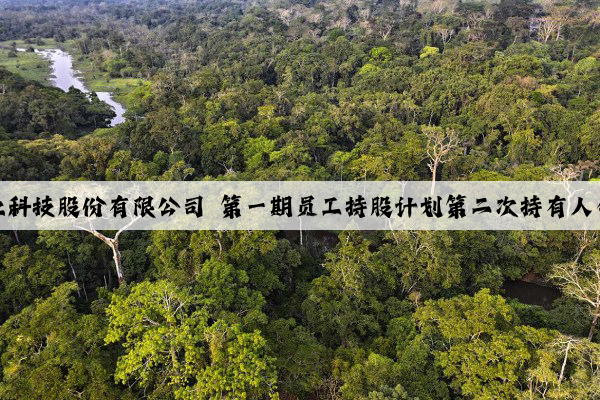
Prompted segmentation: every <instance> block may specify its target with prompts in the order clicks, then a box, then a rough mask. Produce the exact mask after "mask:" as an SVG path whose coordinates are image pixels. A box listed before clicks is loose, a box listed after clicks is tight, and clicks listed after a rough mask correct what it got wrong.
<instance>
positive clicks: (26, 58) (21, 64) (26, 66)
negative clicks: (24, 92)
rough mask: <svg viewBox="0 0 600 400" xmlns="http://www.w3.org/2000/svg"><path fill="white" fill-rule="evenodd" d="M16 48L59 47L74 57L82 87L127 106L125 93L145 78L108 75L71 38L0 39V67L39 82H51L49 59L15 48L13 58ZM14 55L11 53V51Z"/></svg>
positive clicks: (136, 86)
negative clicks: (63, 40)
mask: <svg viewBox="0 0 600 400" xmlns="http://www.w3.org/2000/svg"><path fill="white" fill-rule="evenodd" d="M13 43H15V45H16V46H15V47H16V48H22V49H26V50H27V49H29V48H33V49H35V50H48V49H60V50H63V51H65V52H67V53H69V54H70V55H71V57H72V59H73V68H74V69H75V70H76V71H78V72H79V77H80V78H81V80H82V81H83V83H84V84H85V87H86V88H87V89H89V90H91V91H93V92H110V93H112V97H113V99H114V100H115V101H117V102H119V103H121V104H123V105H124V106H125V108H129V104H128V99H127V94H128V93H130V92H131V91H133V90H134V89H136V88H138V87H140V86H143V85H144V84H146V83H147V81H145V80H142V79H138V78H108V74H107V73H106V72H104V71H101V70H100V69H99V68H98V67H96V66H95V64H94V62H93V60H91V58H90V57H88V56H85V55H83V54H82V53H81V51H80V50H79V48H78V46H77V45H76V43H75V42H74V41H73V40H69V41H66V42H61V43H59V42H56V41H55V40H54V39H49V38H45V39H41V41H40V42H39V43H27V42H26V41H25V40H9V41H4V42H0V66H3V67H5V68H6V69H8V70H9V71H11V72H14V73H16V74H19V75H21V76H22V77H24V78H26V79H32V80H35V81H38V82H41V83H45V84H50V80H51V77H52V70H51V68H50V61H49V60H47V59H45V58H43V57H41V56H40V54H37V53H34V52H31V51H18V52H16V57H11V56H10V54H9V53H11V49H12V48H13ZM13 55H14V53H13Z"/></svg>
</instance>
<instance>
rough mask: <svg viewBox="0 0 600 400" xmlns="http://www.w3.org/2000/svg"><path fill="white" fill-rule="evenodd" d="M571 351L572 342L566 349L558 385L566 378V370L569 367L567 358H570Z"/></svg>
mask: <svg viewBox="0 0 600 400" xmlns="http://www.w3.org/2000/svg"><path fill="white" fill-rule="evenodd" d="M570 349H571V342H570V341H569V342H568V343H567V348H566V349H565V358H564V359H563V363H562V367H561V368H560V376H559V377H558V384H559V385H560V383H561V382H562V380H563V378H564V376H565V368H566V366H567V358H568V357H569V350H570Z"/></svg>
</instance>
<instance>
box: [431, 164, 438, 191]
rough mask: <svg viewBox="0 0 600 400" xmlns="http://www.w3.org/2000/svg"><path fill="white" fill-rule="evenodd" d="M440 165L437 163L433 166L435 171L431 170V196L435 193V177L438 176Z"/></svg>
mask: <svg viewBox="0 0 600 400" xmlns="http://www.w3.org/2000/svg"><path fill="white" fill-rule="evenodd" d="M437 168H438V163H437V161H435V162H434V164H433V169H432V170H431V195H432V196H433V193H434V192H435V176H436V174H437Z"/></svg>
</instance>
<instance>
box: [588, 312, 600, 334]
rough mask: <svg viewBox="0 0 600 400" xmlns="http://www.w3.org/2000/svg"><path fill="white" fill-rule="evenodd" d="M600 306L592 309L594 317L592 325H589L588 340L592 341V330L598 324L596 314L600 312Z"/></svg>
mask: <svg viewBox="0 0 600 400" xmlns="http://www.w3.org/2000/svg"><path fill="white" fill-rule="evenodd" d="M599 308H600V307H598V306H596V309H595V310H594V318H593V319H592V326H590V333H589V334H588V339H589V340H590V342H591V341H592V338H593V337H594V331H595V330H596V324H598V314H599V313H600V309H599Z"/></svg>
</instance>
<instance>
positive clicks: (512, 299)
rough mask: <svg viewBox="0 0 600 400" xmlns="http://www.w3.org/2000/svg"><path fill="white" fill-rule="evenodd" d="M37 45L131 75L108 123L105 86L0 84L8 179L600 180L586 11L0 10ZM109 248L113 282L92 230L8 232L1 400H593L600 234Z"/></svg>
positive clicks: (407, 7) (262, 4)
mask: <svg viewBox="0 0 600 400" xmlns="http://www.w3.org/2000/svg"><path fill="white" fill-rule="evenodd" d="M44 39H46V40H47V39H53V40H55V41H56V42H57V43H59V44H62V45H64V46H65V47H66V48H69V49H76V51H77V55H76V62H78V63H80V64H81V65H86V66H92V67H90V68H91V71H93V72H91V73H93V74H94V77H95V79H113V78H116V79H121V78H134V79H139V80H140V82H142V83H140V84H139V85H137V86H135V87H132V88H131V89H128V91H127V93H126V94H124V96H123V97H124V99H125V104H126V106H127V114H126V116H127V120H126V122H125V123H123V124H120V125H117V126H114V127H109V123H110V120H111V118H112V117H113V116H114V113H113V112H112V110H111V109H110V107H108V105H106V104H105V103H103V102H101V101H100V100H99V99H98V97H97V96H96V95H94V94H86V93H82V92H80V91H78V90H77V89H71V90H70V91H69V92H62V91H61V90H59V89H56V88H52V87H50V85H49V84H48V85H43V84H41V83H39V82H34V81H28V80H26V79H24V78H23V77H21V76H19V75H18V71H17V73H14V72H9V71H8V70H6V69H4V68H1V67H0V180H3V181H7V180H95V181H103V180H107V181H119V180H123V181H128V180H231V181H236V180H244V181H245V180H331V181H338V180H400V181H403V180H425V181H427V180H432V179H437V180H457V181H459V180H471V181H487V180H514V181H542V180H559V181H560V180H562V181H566V180H592V179H597V178H598V177H599V174H600V171H599V168H600V164H598V160H599V159H600V140H599V139H600V3H599V2H598V1H596V0H575V1H564V2H562V1H554V0H545V1H542V2H533V1H529V0H500V1H494V2H488V1H484V2H479V1H458V0H457V1H455V0H434V1H416V0H393V1H391V0H378V1H363V0H348V1H341V0H323V1H321V0H305V1H304V0H303V1H296V0H259V1H253V2H250V1H247V2H246V1H216V0H214V1H213V0H206V1H184V0H152V1H141V0H140V1H136V0H108V1H103V2H97V1H91V0H60V1H53V2H47V1H41V0H39V1H36V0H27V1H16V0H15V1H12V0H0V42H1V43H6V45H7V46H9V47H10V43H11V42H12V41H16V40H25V41H29V42H30V43H32V44H34V43H36V42H40V41H43V40H44ZM0 46H2V44H0ZM15 54H16V53H15ZM15 54H13V56H14V55H15ZM440 145H445V146H446V149H447V150H448V151H447V152H445V153H444V156H443V157H441V158H439V159H437V160H436V159H435V158H434V157H432V154H434V153H435V148H436V146H440ZM104 234H105V235H106V237H105V238H111V237H114V235H115V232H104ZM118 247H119V250H120V253H121V256H122V266H121V267H122V270H123V272H124V277H123V279H119V278H118V277H117V272H116V270H115V265H114V263H113V256H112V254H113V253H112V251H111V247H110V246H107V241H105V240H99V239H98V237H94V236H93V235H91V234H90V233H88V232H85V231H39V232H17V231H8V230H4V231H1V232H0V399H7V400H9V399H27V400H29V399H90V400H92V399H93V400H104V399H107V400H108V399H267V398H280V399H282V400H283V399H329V400H337V399H365V400H384V399H385V400H392V399H407V400H408V399H421V400H425V399H458V398H460V399H463V398H464V399H597V398H600V333H598V329H597V326H596V325H598V318H599V317H600V235H598V232H595V231H573V232H571V231H489V232H488V231H486V232H480V231H436V232H433V231H386V232H383V231H382V232H357V231H352V232H307V233H305V237H304V240H303V241H300V240H299V237H298V234H297V233H296V232H273V231H222V232H217V231H197V232H191V231H147V232H143V231H139V232H138V231H135V232H128V231H125V232H122V233H121V234H120V236H119V237H118ZM524 277H525V278H524ZM531 277H534V278H531ZM523 278H524V279H525V280H527V281H529V282H531V280H532V279H533V280H534V281H535V282H537V283H538V285H537V286H539V287H542V288H545V289H548V290H553V291H554V292H555V293H556V296H555V299H554V298H552V299H538V300H539V301H527V300H526V299H524V298H520V297H519V296H516V295H514V296H513V295H510V293H511V292H510V285H511V284H513V283H514V282H521V283H522V282H523V280H522V279H523ZM540 285H542V286H540ZM533 286H536V285H533ZM533 286H531V287H533ZM540 296H541V295H540Z"/></svg>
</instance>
